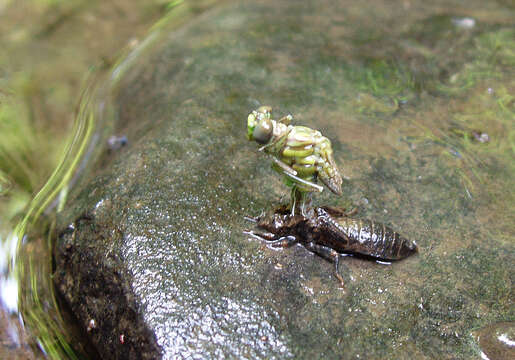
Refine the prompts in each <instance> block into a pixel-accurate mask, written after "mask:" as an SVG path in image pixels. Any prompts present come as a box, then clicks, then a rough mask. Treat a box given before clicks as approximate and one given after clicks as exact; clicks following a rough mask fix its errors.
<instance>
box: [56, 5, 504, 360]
mask: <svg viewBox="0 0 515 360" xmlns="http://www.w3.org/2000/svg"><path fill="white" fill-rule="evenodd" d="M382 3H383V2H380V4H382ZM381 6H386V5H384V4H383V5H378V8H377V9H376V8H375V7H374V8H363V6H362V5H360V4H357V3H354V2H332V1H308V2H298V1H286V0H281V1H274V2H270V1H263V2H259V1H258V2H242V3H237V4H231V5H224V6H220V7H217V8H215V9H213V10H212V11H209V12H207V13H205V14H203V15H201V16H200V17H199V18H198V19H196V20H195V21H193V22H191V23H189V24H188V25H186V26H183V27H181V28H180V29H179V30H174V31H171V32H167V31H165V30H166V29H161V32H162V35H161V36H159V37H157V39H158V40H155V41H154V43H153V45H152V46H150V47H147V48H144V49H143V50H142V51H140V52H139V56H137V57H131V58H130V61H128V64H127V63H122V64H121V65H120V66H121V67H123V69H120V68H118V69H115V72H114V73H115V74H118V75H119V74H123V76H122V75H119V77H113V79H114V80H113V81H116V86H113V91H112V93H111V95H110V96H112V99H113V100H112V103H110V104H109V106H110V111H106V112H105V114H111V115H112V116H115V115H116V118H115V119H111V121H113V123H114V125H113V127H114V128H115V129H114V130H115V132H114V133H115V134H123V135H124V136H126V138H127V140H128V141H127V144H126V145H125V146H123V147H120V148H118V149H117V150H116V151H109V150H106V152H108V153H109V156H108V157H106V158H103V159H102V161H101V162H100V164H102V166H101V167H100V168H99V169H98V170H97V171H95V172H92V173H90V174H84V175H83V176H82V182H79V184H82V185H80V186H77V187H76V188H75V189H74V190H73V192H72V193H71V194H70V197H69V198H70V200H69V204H68V206H67V208H66V209H65V210H64V211H63V212H62V213H61V215H60V219H59V223H60V224H61V225H60V226H59V229H60V230H59V236H58V239H57V241H56V246H55V268H56V270H55V275H54V279H55V284H56V287H57V289H58V291H59V293H60V294H61V296H62V297H63V299H64V300H65V302H66V303H67V305H68V306H69V308H70V309H71V310H72V312H73V313H74V315H75V316H76V318H77V320H78V323H79V325H80V326H81V328H82V329H83V330H84V334H85V336H88V337H89V338H90V339H91V341H92V343H93V344H94V346H95V347H96V350H97V351H98V352H99V353H100V355H101V356H102V357H104V358H119V359H130V358H147V359H151V358H152V359H153V358H158V357H163V358H190V357H191V358H267V359H268V358H289V357H295V358H342V357H344V358H357V357H358V356H359V357H361V358H416V357H419V358H423V357H430V358H441V359H442V358H470V357H472V356H475V355H478V351H477V348H476V347H475V346H474V344H471V342H470V335H469V334H470V331H471V329H473V328H477V327H478V326H481V325H482V324H484V323H485V322H488V321H491V319H493V318H503V317H504V316H506V314H507V313H508V309H509V308H510V306H511V305H512V304H511V302H510V300H509V299H510V296H509V293H510V289H509V285H508V283H509V269H508V268H507V267H502V266H498V264H503V263H504V264H509V263H513V262H512V260H513V258H512V255H511V254H512V252H510V251H509V250H510V245H509V243H503V242H502V241H496V240H495V239H492V238H491V232H489V231H484V230H483V228H482V227H481V225H480V224H479V223H478V221H477V213H476V209H477V206H479V205H477V204H476V203H474V202H473V201H472V200H471V197H470V196H469V195H467V192H466V191H464V189H463V183H464V182H463V178H462V177H461V174H462V172H463V171H462V172H461V173H460V172H458V170H460V169H461V168H458V167H457V166H455V163H453V162H452V161H458V160H455V158H454V157H452V159H450V160H449V158H450V157H449V156H448V155H447V156H446V157H442V159H443V160H441V161H440V160H439V159H440V158H439V157H438V151H439V149H440V147H441V144H440V143H438V142H437V141H434V142H428V141H425V142H422V141H418V140H417V139H419V138H423V136H424V133H422V134H420V133H417V134H415V135H416V136H415V135H412V136H411V137H409V141H413V142H415V141H418V143H417V144H420V146H416V147H415V146H414V147H409V146H406V144H405V143H404V142H403V141H402V139H403V138H408V137H407V136H405V134H406V133H409V132H410V131H412V128H413V126H412V121H413V118H414V117H415V116H418V115H415V112H413V110H411V111H412V112H411V113H409V114H408V115H406V114H404V113H403V111H409V108H408V109H407V110H406V109H404V108H400V110H399V111H372V112H368V113H366V116H365V115H364V114H362V112H360V111H359V110H358V109H354V108H353V107H352V106H351V104H352V102H353V101H354V99H355V97H356V94H357V93H358V92H359V93H365V92H366V93H368V95H367V97H370V96H394V95H395V94H398V93H401V92H402V94H403V96H406V97H407V98H410V99H412V98H413V99H415V98H417V96H419V95H420V94H419V93H417V92H418V91H420V89H418V88H417V87H415V86H410V85H409V84H410V82H409V81H406V82H405V83H404V82H400V83H399V81H398V79H397V77H395V74H403V73H402V71H397V69H395V68H393V67H394V65H392V64H394V62H393V61H389V62H387V63H388V64H389V65H388V66H386V65H381V66H379V67H377V65H374V68H373V71H368V70H367V69H366V67H367V66H368V65H367V64H370V62H369V61H368V60H367V61H365V60H363V58H366V57H367V55H370V56H373V55H374V54H375V52H374V51H372V50H370V51H371V52H370V53H366V52H367V51H369V49H368V48H367V47H366V46H362V44H361V43H360V42H361V41H363V42H366V41H367V40H366V39H363V36H364V35H363V34H366V32H367V31H368V30H371V31H376V32H377V31H378V30H377V29H387V28H389V27H391V26H395V25H393V24H397V23H399V21H398V14H396V13H394V12H389V11H387V10H388V9H385V8H382V7H381ZM400 7H401V6H400V3H399V6H396V7H395V9H396V11H397V9H398V8H400ZM426 11H429V10H426ZM437 11H440V10H439V9H438V8H435V10H434V11H433V13H432V14H426V15H427V16H426V17H427V18H431V16H435V13H437ZM350 15H352V16H353V21H352V22H349V16H350ZM370 19H374V21H373V23H370V21H369V20H370ZM365 20H367V21H365ZM411 21H413V22H415V21H418V19H416V18H413V19H411ZM399 26H400V25H399ZM374 29H375V30H374ZM396 30H398V31H396V32H395V33H397V34H400V33H402V31H401V30H403V29H396ZM349 36H350V37H351V40H349ZM471 36H472V35H471ZM449 42H450V43H452V38H451V39H449ZM392 43H394V42H392ZM364 52H365V53H366V54H364ZM376 64H377V63H376ZM381 64H383V63H381ZM363 69H365V70H363ZM402 69H406V67H402ZM117 70H123V71H120V72H117ZM360 71H361V73H362V74H369V75H368V77H367V76H365V77H364V79H363V80H360V78H359V77H356V75H355V74H356V73H360ZM385 71H387V72H386V73H385ZM403 71H404V70H403ZM385 74H386V76H385ZM418 75H420V74H414V75H413V76H408V77H407V78H417V76H418ZM378 79H379V80H380V81H378ZM360 81H361V82H360ZM356 82H357V83H356ZM404 84H406V85H404ZM357 89H359V91H358V90H357ZM425 96H427V95H425ZM439 101H443V100H439ZM102 104H104V103H102ZM264 104H267V105H271V106H273V107H274V108H275V112H274V116H277V117H280V116H282V115H284V114H286V113H288V112H291V113H292V114H293V116H294V122H296V123H298V124H303V125H308V126H311V127H314V128H317V129H320V130H322V133H324V134H327V135H328V136H329V137H330V138H331V140H332V141H333V146H334V149H335V157H336V162H337V163H338V165H339V166H340V167H341V169H342V171H343V174H344V177H345V174H346V172H348V173H349V174H351V176H350V177H349V180H347V181H346V183H344V197H343V198H340V199H338V198H335V197H331V195H330V194H328V193H327V192H325V193H324V194H322V195H320V196H317V197H316V199H315V201H316V202H319V203H324V204H325V203H327V204H333V205H345V203H346V202H347V201H348V199H362V198H366V199H368V200H367V202H366V203H362V205H363V206H362V208H360V211H361V212H362V213H361V214H360V216H363V217H372V218H374V220H376V221H379V222H383V223H387V224H388V225H390V226H391V227H392V228H394V229H395V230H396V231H399V232H401V233H402V234H403V235H404V236H406V237H407V238H409V239H412V240H416V242H417V244H418V245H419V247H420V254H419V255H417V256H413V257H410V258H408V259H406V260H403V261H400V262H397V263H393V264H390V265H385V264H379V263H376V262H373V261H368V260H364V259H358V258H352V257H346V258H345V259H342V260H344V261H342V262H341V265H340V266H341V272H342V275H343V277H344V279H345V284H346V286H347V287H346V289H345V291H342V290H341V289H339V287H338V283H337V282H336V281H335V280H334V278H333V272H332V269H333V266H332V264H330V263H329V262H328V261H326V260H324V259H322V258H320V257H316V256H313V255H312V254H311V253H309V252H307V251H306V250H305V249H304V248H302V247H293V248H290V249H285V250H282V251H276V250H272V249H269V248H267V247H266V246H264V245H263V244H262V243H260V242H259V241H257V240H256V239H252V238H249V237H248V236H245V235H244V234H243V231H244V230H246V229H249V228H252V224H251V223H249V222H247V221H246V220H245V218H244V217H245V216H247V215H251V216H256V215H258V214H259V213H261V211H262V210H263V209H267V208H270V207H271V206H273V205H274V204H276V203H277V202H279V201H280V198H281V196H282V195H287V194H288V190H287V189H286V188H285V187H284V186H283V184H282V183H281V179H280V178H279V177H278V176H277V175H276V174H275V173H273V172H272V170H271V169H270V160H269V159H267V158H265V157H264V156H263V154H259V153H258V152H257V149H256V148H257V147H256V144H254V143H248V142H247V141H246V139H245V135H246V116H247V114H248V113H249V112H250V111H251V110H253V109H255V108H257V107H258V106H259V105H264ZM409 106H415V104H413V105H409ZM441 106H442V108H445V109H446V108H447V104H446V103H444V104H443V105H441ZM428 108H431V106H427V107H424V106H422V107H421V108H419V109H417V111H426V114H425V115H427V114H429V115H431V113H430V112H429V111H430V110H428ZM435 114H436V115H435ZM435 114H432V116H433V117H437V118H438V119H440V118H442V116H441V114H440V113H438V112H435ZM394 116H395V117H394ZM418 119H424V116H422V115H420V116H418ZM428 119H430V116H428ZM420 121H422V120H420ZM424 121H425V120H424ZM420 129H422V130H421V131H424V127H422V126H420ZM417 136H419V137H418V138H417ZM423 139H425V138H423ZM106 143H107V141H105V142H104V144H106ZM422 145H423V146H422ZM442 148H444V149H445V148H446V147H442ZM435 154H436V155H435ZM456 169H458V170H456ZM485 169H487V167H482V170H481V171H487V170H485ZM466 184H468V182H467V183H466ZM386 209H387V211H386ZM496 220H498V222H501V223H502V222H503V221H504V220H503V219H499V218H497V219H496ZM478 274H481V276H478ZM92 320H94V321H93V322H92ZM92 324H93V325H92Z"/></svg>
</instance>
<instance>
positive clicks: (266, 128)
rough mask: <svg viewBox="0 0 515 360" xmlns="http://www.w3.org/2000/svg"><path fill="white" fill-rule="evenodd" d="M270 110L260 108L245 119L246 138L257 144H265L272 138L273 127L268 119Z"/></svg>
mask: <svg viewBox="0 0 515 360" xmlns="http://www.w3.org/2000/svg"><path fill="white" fill-rule="evenodd" d="M271 112H272V108H271V107H270V106H261V107H260V108H259V109H257V110H254V111H253V112H251V113H250V114H249V117H248V119H247V138H248V139H249V140H255V141H256V142H258V143H259V144H266V143H268V142H269V141H270V139H271V138H272V134H273V132H274V125H273V123H272V120H271V119H270V113H271Z"/></svg>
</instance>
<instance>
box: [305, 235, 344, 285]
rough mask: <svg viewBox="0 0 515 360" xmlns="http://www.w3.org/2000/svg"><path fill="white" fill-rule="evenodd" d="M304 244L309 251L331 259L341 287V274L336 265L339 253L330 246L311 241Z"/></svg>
mask: <svg viewBox="0 0 515 360" xmlns="http://www.w3.org/2000/svg"><path fill="white" fill-rule="evenodd" d="M305 246H306V248H307V249H308V250H309V251H311V252H314V253H315V254H317V255H319V256H321V257H323V258H325V259H328V260H332V261H333V262H334V276H335V277H336V278H337V279H338V281H339V282H340V285H341V287H342V288H343V287H344V280H343V276H342V275H341V274H340V272H339V270H338V266H339V264H340V254H338V252H337V251H335V250H333V249H331V248H330V247H327V246H323V245H318V244H315V243H313V242H310V243H308V244H306V245H305Z"/></svg>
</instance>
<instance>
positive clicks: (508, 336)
mask: <svg viewBox="0 0 515 360" xmlns="http://www.w3.org/2000/svg"><path fill="white" fill-rule="evenodd" d="M474 335H475V336H476V337H477V339H478V341H479V345H480V346H481V352H482V354H481V356H482V358H486V359H489V360H505V359H513V358H515V323H513V322H502V323H497V324H492V325H489V326H485V327H484V328H482V329H480V330H478V331H476V332H474Z"/></svg>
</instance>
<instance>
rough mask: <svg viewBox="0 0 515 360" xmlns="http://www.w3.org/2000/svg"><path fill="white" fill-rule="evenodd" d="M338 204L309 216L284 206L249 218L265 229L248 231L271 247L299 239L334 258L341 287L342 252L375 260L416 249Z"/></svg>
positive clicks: (397, 256)
mask: <svg viewBox="0 0 515 360" xmlns="http://www.w3.org/2000/svg"><path fill="white" fill-rule="evenodd" d="M347 215H348V214H347V213H346V212H345V211H344V210H342V209H339V208H333V207H316V208H313V211H312V212H311V213H310V215H309V216H303V215H299V214H296V215H292V214H291V213H290V212H289V211H288V210H287V209H279V210H276V211H275V212H273V213H271V214H268V215H264V216H260V217H258V218H255V219H252V220H253V221H255V222H256V225H257V227H258V228H259V229H261V230H264V232H255V231H250V232H247V233H248V234H251V235H253V236H256V237H258V238H260V239H262V240H266V241H267V242H269V244H271V245H272V246H274V247H289V246H292V245H294V244H297V243H300V244H302V245H303V246H304V247H305V248H306V249H308V250H309V251H312V252H314V253H315V254H317V255H320V256H322V257H324V258H326V259H329V260H332V261H333V262H334V265H335V268H334V275H335V276H336V278H337V279H338V280H339V281H340V283H341V285H342V287H343V277H342V276H341V274H340V273H339V271H338V264H339V259H340V255H341V254H345V253H347V254H359V255H365V256H370V257H373V258H375V259H378V260H386V261H394V260H401V259H404V258H406V257H408V256H410V255H412V254H414V253H416V252H417V251H418V248H417V244H416V243H415V242H414V241H410V240H408V239H406V238H405V237H403V236H401V235H400V234H398V233H397V232H395V231H393V230H392V229H391V228H390V227H388V226H386V225H384V224H382V223H378V222H375V221H373V220H367V219H356V218H352V217H350V216H347Z"/></svg>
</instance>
